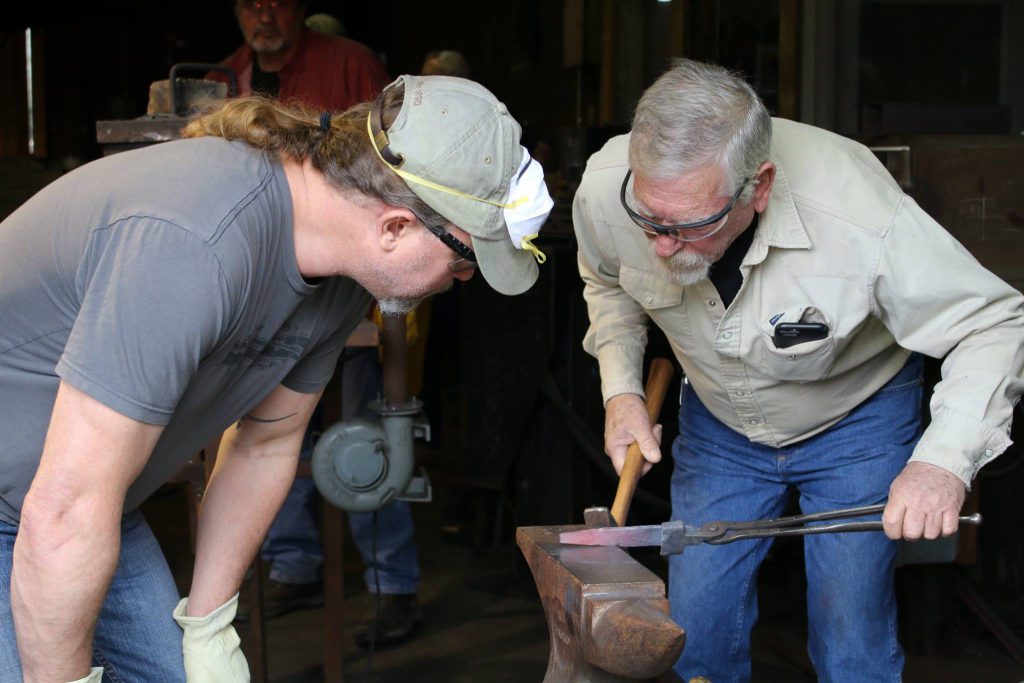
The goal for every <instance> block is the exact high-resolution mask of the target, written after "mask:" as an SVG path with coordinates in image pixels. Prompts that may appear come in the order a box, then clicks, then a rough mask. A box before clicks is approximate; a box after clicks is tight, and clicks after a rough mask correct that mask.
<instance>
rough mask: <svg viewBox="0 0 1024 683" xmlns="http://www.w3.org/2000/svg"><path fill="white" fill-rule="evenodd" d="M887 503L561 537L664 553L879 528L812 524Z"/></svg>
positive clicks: (976, 518) (966, 520)
mask: <svg viewBox="0 0 1024 683" xmlns="http://www.w3.org/2000/svg"><path fill="white" fill-rule="evenodd" d="M884 509H885V504H884V503H882V504H879V505H868V506H866V507H859V508H848V509H846V510H830V511H828V512H815V513H812V514H808V515H793V516H791V517H779V518H777V519H760V520H757V521H754V522H708V523H707V524H704V525H702V526H699V527H697V526H694V525H691V524H685V523H684V522H683V521H681V520H679V521H674V522H665V523H664V524H652V525H649V526H626V527H614V526H609V527H600V528H597V529H582V530H580V531H566V532H563V533H561V534H560V535H559V536H558V541H559V542H560V543H564V544H567V545H615V546H620V547H626V548H632V547H637V546H653V545H657V546H661V554H662V555H675V554H676V553H681V552H683V550H684V549H685V548H686V547H687V546H691V545H699V544H701V543H708V544H710V545H722V544H723V543H732V542H733V541H739V540H742V539H746V538H768V537H776V536H805V535H808V534H833V533H842V532H848V531H880V530H881V529H882V521H881V520H868V521H857V522H836V523H833V524H811V523H813V522H822V521H826V520H830V519H848V518H850V517H863V516H865V515H872V514H878V513H880V512H882V510H884ZM960 523H961V524H974V525H979V524H981V514H979V513H977V512H976V513H974V514H973V515H964V516H961V517H960Z"/></svg>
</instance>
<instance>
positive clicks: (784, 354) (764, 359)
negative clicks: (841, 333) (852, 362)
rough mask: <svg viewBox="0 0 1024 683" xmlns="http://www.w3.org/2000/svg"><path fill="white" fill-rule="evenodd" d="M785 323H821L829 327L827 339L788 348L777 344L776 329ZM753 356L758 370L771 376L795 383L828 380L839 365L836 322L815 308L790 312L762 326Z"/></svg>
mask: <svg viewBox="0 0 1024 683" xmlns="http://www.w3.org/2000/svg"><path fill="white" fill-rule="evenodd" d="M785 322H794V323H819V324H823V325H826V326H827V328H828V333H827V335H826V336H825V338H824V339H815V340H813V341H806V342H801V343H797V344H794V345H793V346H790V347H788V348H783V349H780V348H777V347H776V345H775V339H774V337H775V326H776V325H778V324H781V323H785ZM753 351H754V353H753V354H752V355H753V356H754V358H752V359H751V360H754V361H755V362H756V363H757V367H758V369H759V370H760V371H761V372H762V373H763V374H765V375H767V376H768V377H772V378H774V379H779V380H784V381H792V382H810V381H813V380H819V379H825V378H826V377H828V375H829V373H830V372H831V371H832V366H833V365H835V360H836V358H835V355H836V354H835V332H834V330H833V327H832V321H831V320H830V319H829V317H828V316H827V315H826V314H825V313H824V312H823V311H821V310H820V309H818V308H815V307H814V306H797V307H793V308H789V309H786V310H785V311H784V312H782V313H781V314H778V315H776V316H773V317H772V318H771V319H770V320H764V321H760V322H759V323H758V339H757V342H756V343H755V344H754V348H753Z"/></svg>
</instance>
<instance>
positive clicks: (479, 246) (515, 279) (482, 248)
mask: <svg viewBox="0 0 1024 683" xmlns="http://www.w3.org/2000/svg"><path fill="white" fill-rule="evenodd" d="M472 240H473V251H474V252H476V260H477V269H478V270H479V271H480V274H481V275H483V276H484V279H485V280H487V284H489V285H490V286H491V287H492V288H494V290H495V291H497V292H499V293H501V294H507V295H509V296H514V295H516V294H522V293H523V292H525V291H526V290H528V289H529V288H530V287H532V286H533V283H535V282H536V281H537V276H538V275H539V273H540V270H539V269H538V268H537V260H536V259H535V258H534V257H533V254H531V253H530V252H528V251H523V250H522V249H516V248H515V247H514V246H512V242H511V241H509V240H508V239H507V238H506V239H500V240H487V239H483V238H480V237H473V238H472Z"/></svg>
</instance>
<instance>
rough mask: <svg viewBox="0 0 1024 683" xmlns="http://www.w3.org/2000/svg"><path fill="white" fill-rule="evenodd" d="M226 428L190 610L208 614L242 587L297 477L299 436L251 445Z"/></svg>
mask: <svg viewBox="0 0 1024 683" xmlns="http://www.w3.org/2000/svg"><path fill="white" fill-rule="evenodd" d="M236 437H237V432H235V430H234V429H232V430H229V431H228V432H226V433H225V435H224V438H223V440H222V441H221V447H220V451H219V452H218V456H217V467H216V469H215V471H214V473H213V476H212V477H211V479H210V485H209V486H208V487H207V491H206V495H205V496H204V497H203V504H202V509H201V512H200V515H199V525H198V534H197V544H196V564H195V571H194V575H193V580H192V590H191V592H190V595H189V604H188V614H189V616H203V615H206V614H208V613H209V612H210V611H212V610H214V609H216V608H217V607H219V606H220V605H222V604H224V602H226V601H227V600H228V599H229V598H230V597H231V596H232V595H234V594H235V592H236V591H237V590H238V586H239V584H240V583H241V582H242V578H243V577H244V575H245V571H246V569H247V567H248V566H249V563H250V562H251V561H252V558H253V557H255V555H256V552H257V550H258V549H259V546H260V544H261V543H262V541H263V538H264V536H265V535H266V532H267V529H269V528H270V524H271V522H272V521H273V519H274V516H275V515H276V514H277V511H278V510H279V509H280V507H281V504H282V503H283V502H284V499H285V496H287V494H288V489H289V488H290V486H291V483H292V480H293V479H294V477H295V469H296V466H297V462H298V453H299V445H300V442H299V441H296V440H294V439H282V440H276V441H271V442H269V443H265V444H255V445H246V444H245V443H244V442H243V440H242V439H239V438H236Z"/></svg>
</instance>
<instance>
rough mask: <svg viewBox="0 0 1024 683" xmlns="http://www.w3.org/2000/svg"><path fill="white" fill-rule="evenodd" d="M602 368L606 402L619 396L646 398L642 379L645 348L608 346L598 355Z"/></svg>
mask: <svg viewBox="0 0 1024 683" xmlns="http://www.w3.org/2000/svg"><path fill="white" fill-rule="evenodd" d="M597 362H598V364H599V365H600V367H601V396H602V397H603V398H604V402H605V403H608V399H610V398H612V397H613V396H618V395H619V394H639V395H640V396H644V384H643V380H642V378H641V375H642V372H643V363H644V347H642V346H623V345H608V346H605V347H603V348H602V349H601V350H600V351H599V352H598V354H597Z"/></svg>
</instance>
